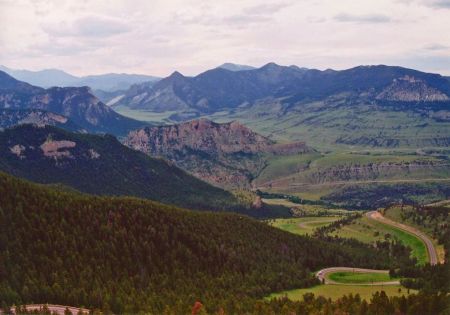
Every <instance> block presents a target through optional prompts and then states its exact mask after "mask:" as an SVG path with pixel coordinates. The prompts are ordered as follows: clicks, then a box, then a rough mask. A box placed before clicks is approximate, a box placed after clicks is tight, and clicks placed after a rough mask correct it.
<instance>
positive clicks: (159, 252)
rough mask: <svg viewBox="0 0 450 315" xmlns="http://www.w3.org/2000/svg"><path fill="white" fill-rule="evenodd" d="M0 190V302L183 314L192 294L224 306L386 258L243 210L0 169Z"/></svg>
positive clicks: (210, 305)
mask: <svg viewBox="0 0 450 315" xmlns="http://www.w3.org/2000/svg"><path fill="white" fill-rule="evenodd" d="M0 196H1V205H0V224H1V226H0V302H2V303H0V305H11V304H13V303H16V304H17V303H54V304H62V305H73V306H85V307H88V308H102V309H103V310H107V309H110V310H111V311H112V312H114V313H123V312H130V313H136V312H138V311H152V312H154V313H155V314H161V313H162V312H163V310H164V309H165V308H166V305H168V306H170V309H172V310H174V312H175V313H176V314H180V313H181V314H184V313H188V312H189V309H190V307H191V306H192V305H193V304H194V302H195V301H197V300H198V301H201V302H202V303H203V304H204V305H205V306H206V307H207V309H208V310H218V308H219V307H223V308H224V309H226V310H233V309H234V307H235V304H236V303H237V304H238V306H236V307H244V306H245V307H252V306H251V304H245V303H250V302H251V301H253V302H252V303H253V304H254V303H255V299H256V298H262V297H263V296H266V295H267V294H269V293H271V292H274V291H280V290H284V289H291V288H296V287H307V286H311V285H313V284H316V282H317V280H316V279H315V278H314V275H313V274H312V273H310V271H312V270H317V269H319V268H322V267H328V266H336V265H346V266H358V267H368V268H370V267H372V268H387V267H388V265H389V264H390V262H391V260H390V259H389V258H388V257H386V256H385V255H384V252H383V251H378V250H376V249H374V248H370V247H367V246H366V247H364V246H362V245H361V246H357V247H352V245H351V244H338V243H336V244H334V243H332V242H325V241H322V240H316V239H312V238H310V237H301V236H296V235H293V234H290V233H287V232H283V231H281V230H278V229H275V228H272V227H270V226H268V225H266V224H265V223H262V222H258V221H256V220H253V219H251V218H248V217H245V216H240V215H236V214H226V213H210V212H192V211H187V210H181V209H177V208H174V207H169V206H165V205H162V204H159V203H155V202H150V201H145V200H139V199H133V198H117V197H116V198H114V197H96V196H88V195H83V194H79V193H77V194H73V193H69V192H61V191H57V190H53V189H50V188H47V187H42V186H39V185H36V184H31V183H28V182H25V181H23V180H19V179H16V178H13V177H11V176H9V175H5V174H0ZM241 300H242V302H241ZM244 301H247V302H244ZM239 305H240V306H239ZM237 313H239V312H237ZM230 314H233V312H231V311H230Z"/></svg>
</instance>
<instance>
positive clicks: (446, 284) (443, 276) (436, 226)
mask: <svg viewBox="0 0 450 315" xmlns="http://www.w3.org/2000/svg"><path fill="white" fill-rule="evenodd" d="M384 211H389V208H387V209H385V210H384ZM449 214H450V208H448V207H446V206H418V205H414V206H406V207H404V206H403V205H402V207H401V217H402V220H403V221H404V222H413V223H414V224H416V225H419V226H420V227H421V228H422V229H423V230H427V231H432V235H433V238H435V239H437V240H438V242H439V243H440V244H443V245H444V250H445V263H443V264H437V265H435V266H430V265H426V266H424V267H421V268H412V269H410V270H409V274H407V276H409V277H411V278H407V279H404V280H403V281H402V284H403V285H404V286H405V287H407V288H412V289H419V290H421V291H424V292H431V293H436V292H441V293H448V292H450V264H449V258H450V257H449V253H450V225H449V224H448V217H449Z"/></svg>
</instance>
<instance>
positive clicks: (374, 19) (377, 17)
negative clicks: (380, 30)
mask: <svg viewBox="0 0 450 315" xmlns="http://www.w3.org/2000/svg"><path fill="white" fill-rule="evenodd" d="M334 19H335V20H336V21H338V22H356V23H387V22H391V18H390V17H389V16H387V15H384V14H363V15H354V14H348V13H340V14H338V15H336V16H334Z"/></svg>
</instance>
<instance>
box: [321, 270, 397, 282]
mask: <svg viewBox="0 0 450 315" xmlns="http://www.w3.org/2000/svg"><path fill="white" fill-rule="evenodd" d="M334 272H355V273H367V272H370V273H385V274H388V273H389V270H376V269H364V268H352V267H330V268H325V269H322V270H319V271H318V272H316V277H317V278H318V279H319V280H320V281H323V282H324V283H325V284H339V285H398V284H400V281H384V282H370V283H342V282H336V281H333V280H331V279H328V278H327V277H326V276H327V275H328V274H330V273H334Z"/></svg>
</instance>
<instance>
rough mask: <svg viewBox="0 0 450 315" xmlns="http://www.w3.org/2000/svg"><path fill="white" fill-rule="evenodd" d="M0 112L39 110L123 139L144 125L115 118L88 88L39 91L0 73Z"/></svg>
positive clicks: (88, 128)
mask: <svg viewBox="0 0 450 315" xmlns="http://www.w3.org/2000/svg"><path fill="white" fill-rule="evenodd" d="M0 109H12V110H25V109H39V110H45V111H48V112H52V113H55V114H59V115H62V116H65V117H67V118H69V119H70V120H71V121H72V122H73V123H75V124H76V125H78V126H80V127H81V128H83V129H85V130H87V131H89V132H108V133H112V134H115V135H123V134H125V133H127V132H128V131H130V130H131V129H136V128H138V127H142V126H143V125H144V124H143V123H142V122H139V121H137V120H134V119H131V118H127V117H124V116H122V115H119V114H118V113H116V112H115V111H114V110H112V109H111V108H110V107H108V106H106V105H105V104H103V103H102V102H101V101H100V100H99V99H98V98H96V97H95V96H94V95H93V94H92V93H91V90H90V89H89V88H88V87H65V88H62V87H53V88H49V89H43V88H40V87H36V86H32V85H30V84H28V83H25V82H21V81H18V80H16V79H14V78H13V77H11V76H9V75H8V74H6V73H5V72H2V71H0Z"/></svg>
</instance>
